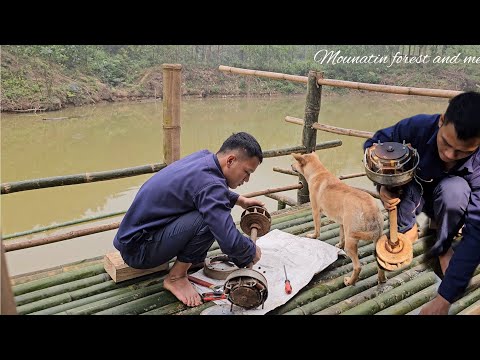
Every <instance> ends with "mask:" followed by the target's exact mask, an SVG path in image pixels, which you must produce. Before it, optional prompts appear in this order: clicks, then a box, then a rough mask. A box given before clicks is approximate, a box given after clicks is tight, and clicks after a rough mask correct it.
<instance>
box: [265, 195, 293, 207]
mask: <svg viewBox="0 0 480 360" xmlns="http://www.w3.org/2000/svg"><path fill="white" fill-rule="evenodd" d="M265 196H266V197H268V198H270V199H273V200H277V201H278V202H283V203H284V204H287V205H288V206H297V202H296V201H295V200H293V199H292V198H290V197H288V196H285V195H278V194H266V195H265ZM279 210H280V209H279Z"/></svg>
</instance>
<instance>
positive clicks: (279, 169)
mask: <svg viewBox="0 0 480 360" xmlns="http://www.w3.org/2000/svg"><path fill="white" fill-rule="evenodd" d="M272 170H273V171H275V172H279V173H282V174H286V175H294V176H298V172H296V171H293V170H288V169H282V168H279V167H277V166H274V167H273V169H272ZM365 175H367V174H365V173H364V172H361V173H353V174H347V175H339V176H338V179H339V180H346V179H352V178H356V177H360V176H365Z"/></svg>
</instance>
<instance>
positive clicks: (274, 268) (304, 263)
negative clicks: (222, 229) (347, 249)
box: [192, 229, 344, 315]
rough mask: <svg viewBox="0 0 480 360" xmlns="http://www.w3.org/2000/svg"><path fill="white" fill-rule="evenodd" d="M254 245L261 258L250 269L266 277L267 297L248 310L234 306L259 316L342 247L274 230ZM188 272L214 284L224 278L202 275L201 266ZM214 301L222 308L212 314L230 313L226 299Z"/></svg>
mask: <svg viewBox="0 0 480 360" xmlns="http://www.w3.org/2000/svg"><path fill="white" fill-rule="evenodd" d="M257 244H258V245H259V246H260V248H261V250H262V257H261V259H260V261H259V262H258V263H257V264H255V265H254V266H253V269H254V270H257V271H258V272H260V273H261V274H262V275H263V276H265V278H266V279H267V288H268V297H267V300H266V301H265V304H264V308H263V309H262V306H261V305H260V306H259V307H258V308H257V309H252V310H245V309H243V308H241V307H239V306H236V305H234V306H233V312H234V313H235V315H263V314H265V313H267V312H269V311H271V310H273V309H275V308H276V307H278V306H280V305H283V304H285V303H286V302H287V301H288V300H290V299H291V298H292V297H293V296H294V295H295V294H296V293H298V292H299V291H300V289H302V288H303V287H304V286H305V285H307V284H308V283H309V282H310V280H311V279H312V278H313V276H314V275H315V274H317V273H319V272H321V271H322V270H324V269H325V268H326V267H327V266H328V265H330V264H332V263H333V262H334V261H335V260H337V258H338V254H339V253H341V254H344V252H343V250H340V249H338V248H336V247H335V246H332V245H329V244H327V243H325V242H323V241H320V240H316V239H309V238H305V237H299V236H296V235H292V234H289V233H286V232H284V231H281V230H277V229H275V230H272V231H270V232H269V233H267V234H265V235H264V236H262V237H260V238H258V239H257ZM284 265H285V267H286V270H287V275H288V279H289V280H290V284H291V286H292V293H291V294H287V293H286V292H285V272H284V269H283V266H284ZM192 275H193V276H195V277H198V278H200V279H203V280H205V281H208V282H209V283H212V284H214V285H223V284H224V280H215V279H211V278H209V277H207V276H205V274H204V273H203V269H201V270H199V271H197V272H196V273H194V274H192ZM193 285H194V286H195V287H196V288H197V290H198V292H199V293H200V294H202V293H205V292H211V291H212V290H211V289H209V288H206V287H203V286H199V285H197V284H193ZM215 303H216V304H218V305H221V307H222V308H224V309H222V311H215V312H214V313H215V314H217V313H218V314H222V313H223V314H228V313H231V312H230V308H231V303H230V302H229V301H228V300H215ZM210 309H211V308H210ZM207 310H208V309H207ZM217 310H218V309H217ZM210 312H212V311H210ZM212 313H213V312H212Z"/></svg>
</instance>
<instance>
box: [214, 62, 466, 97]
mask: <svg viewBox="0 0 480 360" xmlns="http://www.w3.org/2000/svg"><path fill="white" fill-rule="evenodd" d="M218 69H219V70H220V71H224V72H229V73H232V74H241V75H252V76H259V77H265V78H269V79H276V80H288V81H294V82H299V83H304V84H306V83H307V81H308V80H307V79H308V78H307V77H306V76H297V75H288V74H282V73H275V72H269V71H258V70H249V69H241V68H235V67H231V66H224V65H220V66H219V68H218ZM318 84H319V85H327V86H334V87H343V88H349V89H356V90H368V91H377V92H383V93H390V94H403V95H420V96H432V97H443V98H452V97H454V96H456V95H458V94H460V93H461V91H455V90H442V89H426V88H415V87H407V86H394V85H379V84H369V83H361V82H354V81H344V80H335V79H318Z"/></svg>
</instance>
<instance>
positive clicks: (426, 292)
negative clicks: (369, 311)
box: [374, 283, 440, 315]
mask: <svg viewBox="0 0 480 360" xmlns="http://www.w3.org/2000/svg"><path fill="white" fill-rule="evenodd" d="M439 285H440V284H438V283H437V284H433V285H430V286H428V287H426V288H425V289H423V290H421V291H419V292H417V293H415V294H412V296H409V297H407V298H406V299H403V300H401V301H399V302H398V303H396V304H395V305H392V306H389V307H387V308H386V309H383V310H381V311H379V312H377V313H375V314H374V315H405V314H406V313H408V312H410V311H412V310H414V309H416V308H418V307H420V306H422V305H423V304H425V303H427V302H429V301H430V300H432V299H433V298H434V297H435V296H436V295H437V289H438V286H439Z"/></svg>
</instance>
